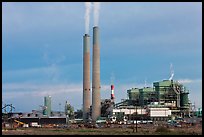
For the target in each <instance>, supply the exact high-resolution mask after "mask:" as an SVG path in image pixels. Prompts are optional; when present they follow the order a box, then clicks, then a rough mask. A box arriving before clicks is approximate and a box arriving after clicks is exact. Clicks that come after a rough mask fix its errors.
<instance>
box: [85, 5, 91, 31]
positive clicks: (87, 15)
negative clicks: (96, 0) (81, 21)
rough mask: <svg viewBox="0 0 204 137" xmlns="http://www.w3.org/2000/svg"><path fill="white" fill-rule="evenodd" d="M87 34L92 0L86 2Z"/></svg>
mask: <svg viewBox="0 0 204 137" xmlns="http://www.w3.org/2000/svg"><path fill="white" fill-rule="evenodd" d="M85 8H86V9H85V17H84V18H85V34H88V33H89V22H90V12H91V2H85Z"/></svg>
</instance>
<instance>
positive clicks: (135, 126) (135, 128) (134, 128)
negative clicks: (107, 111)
mask: <svg viewBox="0 0 204 137" xmlns="http://www.w3.org/2000/svg"><path fill="white" fill-rule="evenodd" d="M135 111H136V112H135V119H133V121H134V120H136V123H135V125H134V122H133V132H135V130H136V132H137V105H136V103H135Z"/></svg>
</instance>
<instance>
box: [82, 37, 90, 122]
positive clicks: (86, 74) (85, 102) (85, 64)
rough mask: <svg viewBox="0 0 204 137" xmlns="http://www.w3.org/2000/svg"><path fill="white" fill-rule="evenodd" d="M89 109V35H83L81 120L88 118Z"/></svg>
mask: <svg viewBox="0 0 204 137" xmlns="http://www.w3.org/2000/svg"><path fill="white" fill-rule="evenodd" d="M89 111H90V36H89V35H88V34H85V35H84V36H83V120H84V122H86V121H87V120H88V116H89Z"/></svg>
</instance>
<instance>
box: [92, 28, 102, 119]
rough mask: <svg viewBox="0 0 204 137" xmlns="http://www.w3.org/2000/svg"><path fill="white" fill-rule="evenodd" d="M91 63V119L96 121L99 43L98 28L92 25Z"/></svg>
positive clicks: (98, 103)
mask: <svg viewBox="0 0 204 137" xmlns="http://www.w3.org/2000/svg"><path fill="white" fill-rule="evenodd" d="M92 63H93V65H92V67H93V68H92V121H93V122H96V120H97V118H98V117H99V116H100V115H101V99H100V89H101V86H100V45H99V28H98V27H97V26H95V27H93V62H92Z"/></svg>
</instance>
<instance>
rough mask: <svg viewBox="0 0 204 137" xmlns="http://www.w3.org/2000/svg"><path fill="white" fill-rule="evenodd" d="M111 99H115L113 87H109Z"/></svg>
mask: <svg viewBox="0 0 204 137" xmlns="http://www.w3.org/2000/svg"><path fill="white" fill-rule="evenodd" d="M111 99H115V96H114V85H111Z"/></svg>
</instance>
